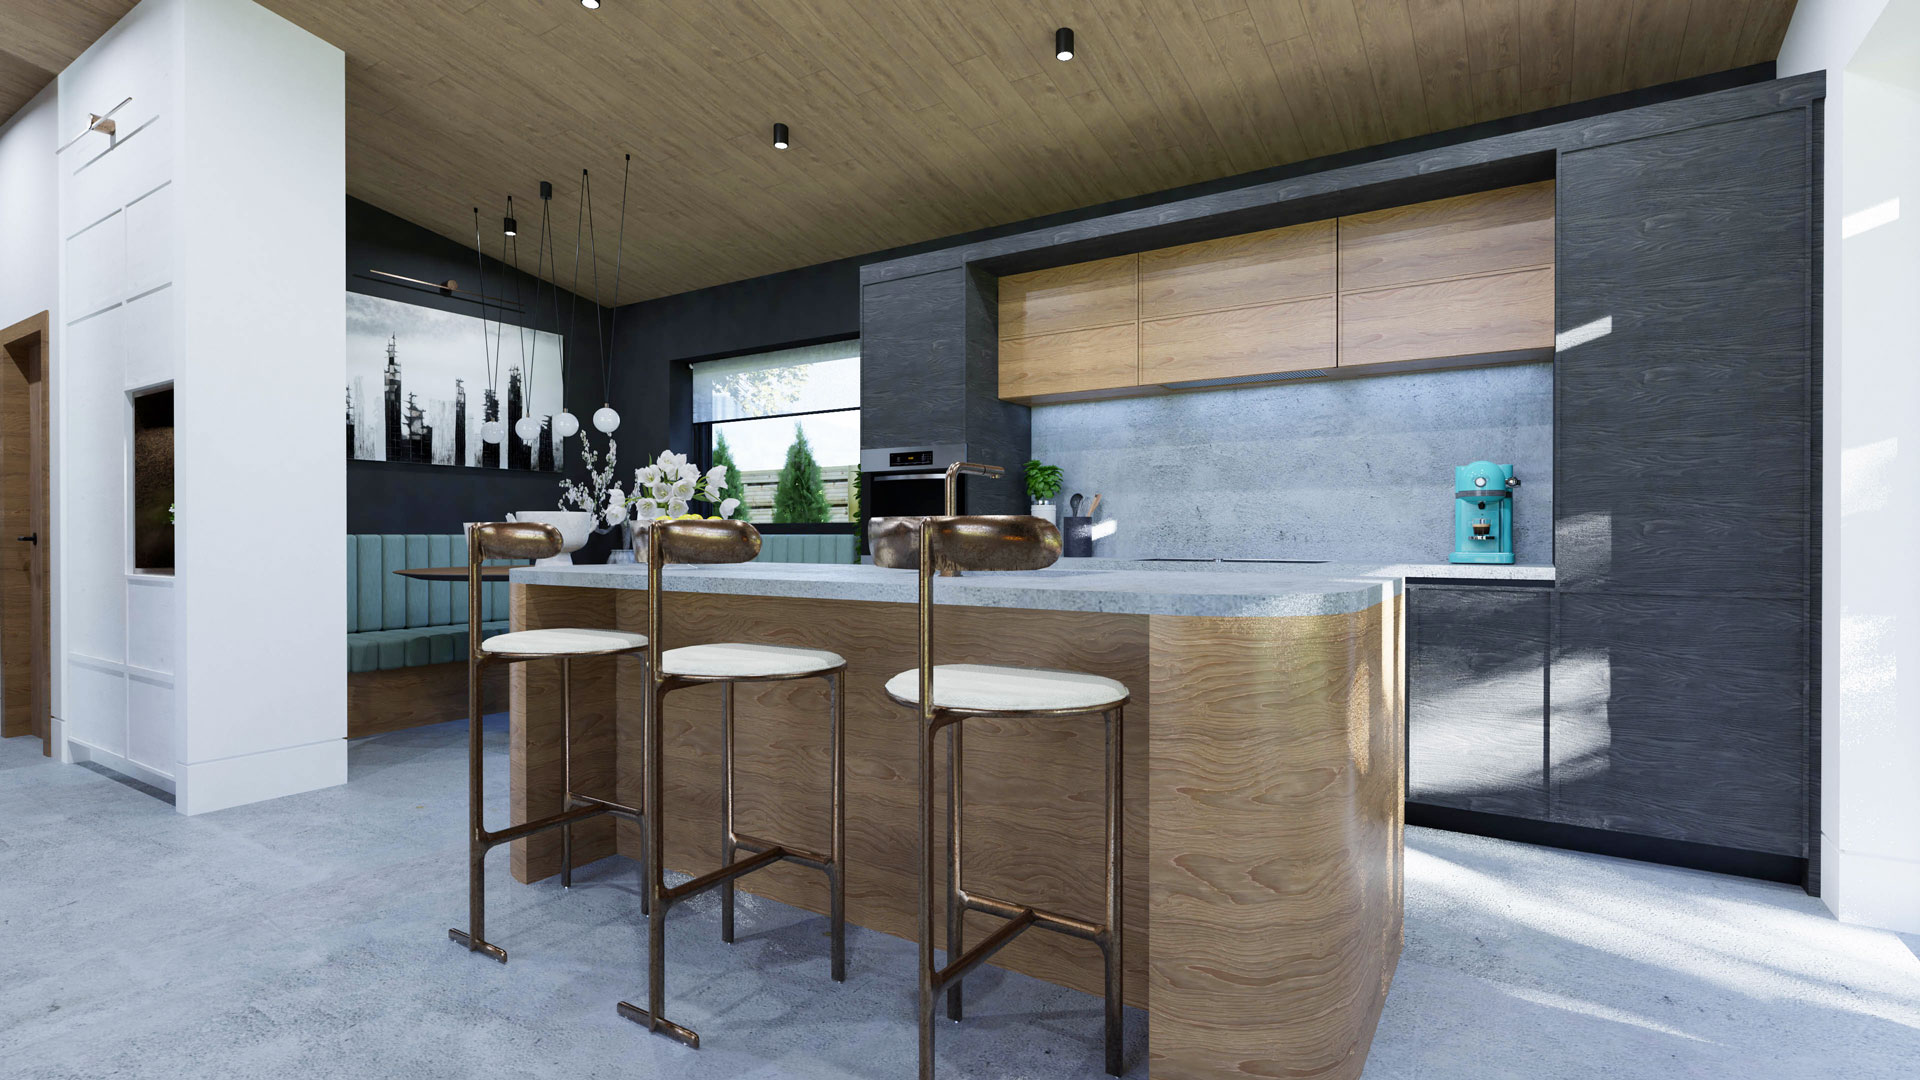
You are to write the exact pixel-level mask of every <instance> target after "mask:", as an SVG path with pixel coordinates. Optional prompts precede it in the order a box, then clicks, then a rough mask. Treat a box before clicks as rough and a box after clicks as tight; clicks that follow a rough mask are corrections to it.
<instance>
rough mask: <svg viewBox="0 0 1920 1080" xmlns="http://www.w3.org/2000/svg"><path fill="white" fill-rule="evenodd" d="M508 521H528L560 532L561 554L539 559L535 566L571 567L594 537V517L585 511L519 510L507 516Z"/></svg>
mask: <svg viewBox="0 0 1920 1080" xmlns="http://www.w3.org/2000/svg"><path fill="white" fill-rule="evenodd" d="M507 520H508V521H528V522H532V523H533V524H535V525H551V526H553V527H554V528H556V529H559V530H560V554H558V555H553V556H549V557H548V558H545V559H538V560H536V561H535V562H534V565H535V566H571V565H573V553H574V552H576V551H579V550H580V549H581V548H582V547H585V546H586V543H587V537H589V536H592V535H593V525H594V516H593V515H592V514H589V513H587V512H586V511H585V510H519V511H516V512H514V513H511V514H508V515H507Z"/></svg>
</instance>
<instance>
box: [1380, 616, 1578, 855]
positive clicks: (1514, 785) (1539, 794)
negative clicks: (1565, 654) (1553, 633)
mask: <svg viewBox="0 0 1920 1080" xmlns="http://www.w3.org/2000/svg"><path fill="white" fill-rule="evenodd" d="M1552 600H1553V595H1552V592H1551V591H1550V590H1548V589H1541V588H1529V589H1501V588H1491V587H1483V586H1462V587H1459V588H1453V587H1446V586H1424V585H1413V586H1409V587H1408V589H1407V799H1408V801H1410V802H1416V803H1424V804H1426V805H1429V806H1447V807H1453V808H1455V809H1459V810H1474V811H1478V812H1481V813H1490V814H1507V815H1511V816H1516V817H1524V818H1534V819H1542V820H1544V819H1545V818H1546V816H1547V652H1548V634H1549V631H1550V628H1551V622H1550V620H1551V608H1552Z"/></svg>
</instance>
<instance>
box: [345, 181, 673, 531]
mask: <svg viewBox="0 0 1920 1080" xmlns="http://www.w3.org/2000/svg"><path fill="white" fill-rule="evenodd" d="M538 213H539V208H538V205H537V204H536V205H535V206H534V207H533V208H530V209H523V210H521V212H520V220H521V222H522V224H523V231H522V233H521V236H520V239H521V240H522V241H524V243H522V245H521V252H522V254H523V255H525V256H528V257H529V258H530V257H531V256H532V255H533V254H534V242H535V240H536V238H537V227H538V225H537V223H538V220H539V218H538ZM554 213H555V216H556V217H558V216H560V213H559V210H558V208H556V209H555V211H554ZM481 221H482V222H483V223H486V222H492V224H493V226H494V231H493V235H491V236H488V235H486V234H485V233H483V234H482V241H481V242H482V245H483V246H486V245H488V244H490V243H492V244H497V243H498V242H499V240H500V236H499V232H498V226H499V215H498V214H497V213H495V214H492V215H489V214H488V213H487V211H486V210H485V209H484V208H483V209H482V211H481ZM572 239H573V238H572V237H571V236H568V237H566V238H565V241H564V242H563V243H560V244H557V245H556V246H557V247H560V248H562V249H564V248H565V247H566V246H567V245H570V244H571V242H572ZM372 270H385V271H387V272H388V273H391V274H402V275H405V276H407V277H411V278H419V279H420V280H422V281H445V280H447V279H448V278H452V279H454V280H456V281H458V282H459V283H460V287H461V288H462V289H467V290H472V291H475V292H477V291H479V284H480V281H479V265H478V262H477V260H476V259H475V258H474V252H473V249H472V248H470V247H467V246H466V245H464V244H458V243H455V242H454V241H452V240H449V239H447V238H446V237H444V236H441V235H439V234H437V233H434V232H431V231H429V230H427V229H424V228H421V227H420V226H418V225H415V224H413V223H412V222H410V221H407V220H405V219H404V218H400V217H396V216H394V215H393V214H389V213H387V212H386V211H385V210H382V209H380V208H379V207H377V206H373V205H371V204H370V203H365V202H361V201H360V200H359V199H354V198H348V199H347V280H346V287H347V291H348V292H356V293H364V294H366V295H369V296H380V297H385V298H387V299H389V300H399V301H401V302H403V303H408V304H418V305H420V306H421V307H430V308H438V309H440V310H442V311H453V312H458V313H460V314H462V315H474V316H478V315H479V314H480V306H479V304H477V303H475V302H473V301H470V300H462V299H459V298H457V297H445V296H442V295H440V293H439V292H437V291H435V290H429V289H418V288H413V287H411V286H407V285H402V284H400V283H398V282H386V281H381V280H379V279H378V278H376V277H372V276H371V275H370V274H369V271H372ZM503 286H504V295H506V296H508V297H509V298H511V297H512V296H514V293H515V288H516V286H517V287H518V289H519V291H520V294H521V296H522V303H523V304H524V318H522V316H521V315H518V314H515V313H511V312H509V313H508V314H507V316H506V317H507V321H508V324H509V325H513V324H514V323H520V324H521V325H525V326H529V327H533V328H535V329H540V330H550V331H554V332H556V333H561V334H565V333H567V332H568V329H569V327H568V321H569V315H568V304H569V302H570V301H572V300H573V296H572V294H571V293H567V292H564V291H563V292H562V293H561V294H560V318H559V320H558V321H557V322H556V320H555V319H554V316H553V311H552V306H553V305H552V301H551V300H550V299H547V297H548V296H549V295H550V292H549V291H544V290H545V287H543V292H542V294H541V296H542V299H543V301H544V302H543V303H541V304H539V305H538V306H537V308H536V306H535V305H534V303H533V295H534V279H533V275H531V274H525V273H522V274H519V275H518V276H517V277H510V276H507V275H506V268H505V267H504V266H502V265H501V264H500V263H499V262H498V261H497V260H495V259H493V258H491V257H489V258H488V260H487V292H488V294H489V295H493V296H499V295H503ZM578 311H579V321H578V324H577V329H575V330H574V331H573V333H574V340H570V341H568V343H567V354H568V355H567V369H566V370H567V376H566V401H567V407H568V408H569V409H571V410H572V411H573V412H574V414H575V415H577V416H579V417H580V423H581V427H582V429H583V430H587V431H591V430H592V428H591V426H590V425H589V418H590V417H591V416H592V415H593V410H595V409H597V408H599V407H600V388H599V381H600V379H599V374H598V371H597V367H596V364H595V361H594V353H593V350H594V347H595V346H594V338H593V334H594V320H595V319H596V318H598V319H602V320H608V321H610V320H611V316H612V312H611V311H610V310H607V309H605V308H601V307H597V306H595V305H594V304H593V302H592V300H591V299H588V300H582V301H579V302H578ZM498 314H499V313H498V312H492V311H490V312H489V315H488V317H489V318H492V317H494V316H496V315H498ZM474 364H475V367H476V370H478V368H479V364H480V358H479V357H475V358H474ZM505 389H506V387H505V385H504V384H502V386H501V390H502V392H503V393H504V392H505ZM475 396H476V398H477V396H478V395H477V394H476V395H475ZM594 434H595V437H596V441H597V439H598V432H595V433H594ZM577 445H578V444H577V443H572V442H570V445H569V446H568V460H569V474H570V475H578V474H579V473H580V462H579V455H578V453H577V451H576V449H575V447H576V446H577ZM636 464H637V462H636ZM559 484H560V477H559V476H558V475H556V474H554V473H532V472H513V471H507V470H499V469H477V468H460V467H454V466H448V465H411V464H404V463H399V462H385V461H349V462H347V531H348V532H352V533H450V532H459V531H460V523H461V522H463V521H480V520H498V519H499V518H500V517H502V516H503V515H504V514H506V513H507V512H508V511H510V510H534V509H547V508H551V507H553V506H555V505H556V503H557V501H558V500H559V497H560V488H559Z"/></svg>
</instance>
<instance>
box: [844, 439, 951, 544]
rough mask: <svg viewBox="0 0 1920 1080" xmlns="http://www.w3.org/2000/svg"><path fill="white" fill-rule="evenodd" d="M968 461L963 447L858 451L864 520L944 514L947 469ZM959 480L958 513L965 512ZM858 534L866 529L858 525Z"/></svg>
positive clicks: (936, 446)
mask: <svg viewBox="0 0 1920 1080" xmlns="http://www.w3.org/2000/svg"><path fill="white" fill-rule="evenodd" d="M966 459H967V448H966V446H965V445H964V444H962V443H944V444H939V445H933V446H889V447H885V448H883V449H879V450H862V451H860V471H861V473H863V474H864V477H865V481H866V484H865V488H864V490H863V491H862V495H863V501H862V504H861V507H860V511H861V516H862V517H864V518H869V519H871V518H877V517H929V516H932V515H935V514H944V513H946V501H947V466H949V465H951V464H953V463H954V462H956V461H965V460H966ZM968 479H970V478H969V477H965V476H963V477H961V478H960V487H959V491H958V499H957V501H958V502H959V504H960V505H959V511H960V513H963V514H964V513H966V512H967V481H968ZM861 531H862V532H863V533H864V532H865V531H866V526H865V524H864V523H863V524H862V525H861Z"/></svg>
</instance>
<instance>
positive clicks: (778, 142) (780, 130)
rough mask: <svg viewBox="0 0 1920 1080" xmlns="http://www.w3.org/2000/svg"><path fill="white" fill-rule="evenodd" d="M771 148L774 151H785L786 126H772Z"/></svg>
mask: <svg viewBox="0 0 1920 1080" xmlns="http://www.w3.org/2000/svg"><path fill="white" fill-rule="evenodd" d="M773 148H774V149H775V150H785V149H786V148H787V125H785V124H775V125H773Z"/></svg>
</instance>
